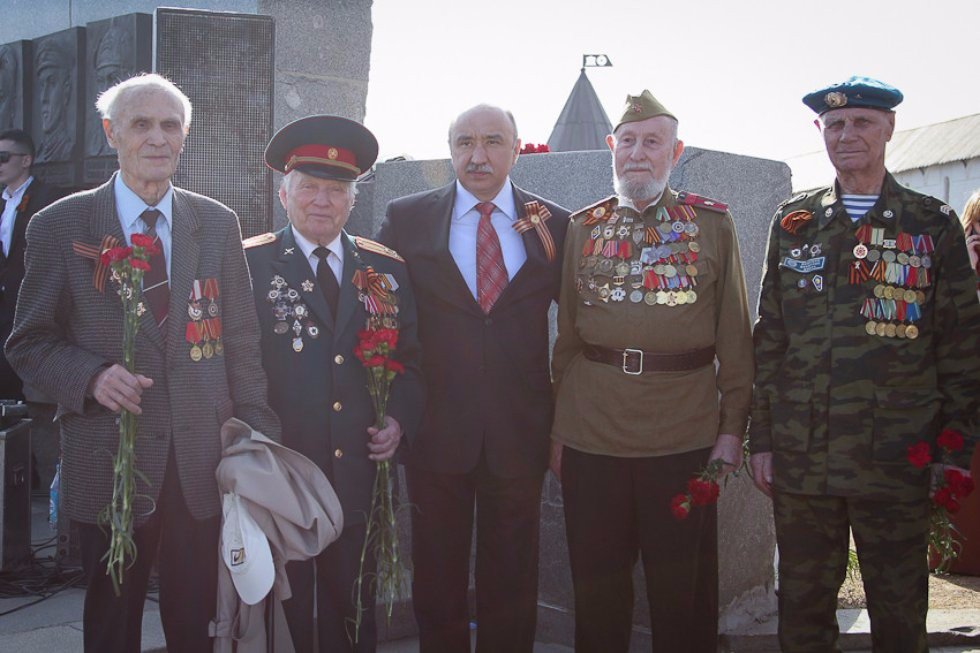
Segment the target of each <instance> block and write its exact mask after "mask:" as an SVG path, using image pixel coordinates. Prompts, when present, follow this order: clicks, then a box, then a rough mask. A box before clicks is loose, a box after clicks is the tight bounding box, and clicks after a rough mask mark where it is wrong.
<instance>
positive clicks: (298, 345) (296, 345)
mask: <svg viewBox="0 0 980 653" xmlns="http://www.w3.org/2000/svg"><path fill="white" fill-rule="evenodd" d="M293 351H295V352H296V353H297V354H298V353H300V352H301V351H303V339H302V338H300V337H299V336H296V337H295V338H293Z"/></svg>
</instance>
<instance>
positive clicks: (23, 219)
mask: <svg viewBox="0 0 980 653" xmlns="http://www.w3.org/2000/svg"><path fill="white" fill-rule="evenodd" d="M33 163H34V141H33V140H31V137H30V136H29V135H28V134H27V132H25V131H23V130H21V129H8V130H6V131H3V132H0V186H2V187H3V193H2V194H0V213H2V219H0V252H2V255H0V343H3V342H5V341H6V340H7V336H9V335H10V329H11V327H13V324H14V308H15V307H16V305H17V294H18V293H19V292H20V282H21V281H22V280H23V279H24V232H25V231H26V229H27V221H28V220H30V219H31V216H32V215H34V214H35V213H37V212H38V211H40V210H41V209H43V208H44V207H46V206H47V205H48V204H51V203H52V202H54V201H55V200H56V199H58V198H59V197H61V195H62V193H60V192H59V191H58V189H56V188H54V187H52V186H49V185H47V184H45V183H44V182H43V181H41V180H39V179H35V178H34V177H33V176H32V175H31V164H33ZM23 398H24V396H23V393H22V385H21V381H20V377H18V376H17V374H16V373H15V372H14V371H13V369H11V367H10V365H9V364H8V363H7V357H6V355H4V354H3V352H2V351H0V399H23Z"/></svg>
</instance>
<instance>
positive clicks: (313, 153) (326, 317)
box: [245, 116, 423, 653]
mask: <svg viewBox="0 0 980 653" xmlns="http://www.w3.org/2000/svg"><path fill="white" fill-rule="evenodd" d="M377 154H378V143H377V141H376V140H375V138H374V135H373V134H371V132H370V131H368V129H367V128H366V127H364V126H363V125H361V124H360V123H357V122H354V121H352V120H347V119H346V118H341V117H338V116H309V117H306V118H301V119H299V120H296V121H294V122H292V123H290V124H288V125H286V126H285V127H283V128H282V129H281V130H279V132H278V133H277V134H276V135H275V136H274V137H273V138H272V141H271V142H270V143H269V146H268V147H267V148H266V152H265V160H266V164H267V165H268V166H269V167H271V168H273V169H274V170H278V171H280V172H283V173H285V177H283V181H282V185H281V187H280V189H279V199H280V200H281V201H282V204H283V206H284V207H285V208H286V214H287V217H288V218H289V222H290V224H289V225H288V226H287V227H286V228H285V229H282V230H281V231H278V232H276V233H274V234H271V233H270V234H263V235H260V236H255V237H254V238H251V239H249V240H247V241H246V242H245V254H246V256H247V258H248V264H249V268H250V269H251V273H252V287H253V291H254V295H255V307H256V308H257V309H258V315H259V326H260V328H261V332H262V337H261V346H262V366H263V367H264V368H265V371H266V374H268V376H269V405H270V406H271V407H272V409H273V410H274V411H275V412H276V414H277V415H278V416H279V419H280V420H281V421H282V424H283V444H285V445H286V446H288V447H290V448H292V449H295V450H296V451H298V452H300V453H302V454H304V455H306V456H307V457H308V458H310V460H312V461H313V462H315V463H316V464H317V465H318V466H319V467H320V468H321V469H322V470H323V471H324V473H325V474H326V476H327V478H328V479H329V480H330V482H331V484H332V485H333V487H334V490H336V492H337V496H338V498H339V499H340V504H341V507H342V508H343V511H344V532H343V533H342V534H341V536H340V538H339V539H338V540H337V541H336V542H334V543H332V544H331V545H330V546H329V547H327V549H326V550H325V551H323V552H322V553H321V554H320V555H318V556H317V557H316V558H315V559H314V560H308V561H297V562H290V563H289V564H288V565H287V566H286V573H287V574H288V576H289V584H290V586H291V589H292V598H291V599H289V600H288V601H285V602H284V603H283V609H284V611H285V614H286V620H287V621H288V623H289V630H290V634H291V635H292V639H293V643H294V645H295V647H296V650H297V652H310V651H314V650H319V651H331V653H333V652H338V651H357V652H361V653H370V652H371V651H374V650H375V645H376V641H377V635H376V626H375V619H374V604H375V601H374V598H375V597H374V592H373V591H371V589H372V588H373V584H372V583H371V582H370V580H368V582H365V583H364V584H363V586H362V589H361V591H362V599H363V603H362V605H363V606H364V607H365V611H364V613H363V622H362V624H361V627H360V632H359V633H358V637H357V638H356V639H357V641H356V642H354V639H355V638H354V632H353V628H352V621H353V618H354V616H355V614H354V602H353V599H352V596H353V595H354V581H355V579H356V578H357V574H358V571H359V568H360V556H361V550H362V546H363V544H364V536H365V516H366V515H367V513H368V511H369V509H370V506H371V490H372V488H373V486H374V480H375V475H376V461H379V460H385V459H389V458H391V457H392V456H393V455H394V454H395V451H396V449H397V448H398V446H399V444H400V443H401V442H402V441H403V440H409V439H411V438H413V437H414V436H415V431H416V429H417V427H418V424H419V422H420V421H421V416H422V403H423V396H422V395H423V392H422V381H421V375H420V372H419V367H418V363H419V342H418V337H417V331H416V311H415V300H414V298H413V295H412V291H411V288H410V287H409V284H408V274H407V272H406V269H405V263H404V261H403V260H402V258H401V257H400V256H398V254H396V253H395V252H394V251H393V250H391V249H388V248H387V247H385V246H383V245H381V244H379V243H376V242H374V241H371V240H368V239H366V238H360V237H351V236H349V235H348V234H347V233H346V232H345V231H344V230H343V228H344V226H345V225H346V223H347V219H348V217H349V216H350V212H351V209H352V208H353V205H354V196H355V191H356V189H355V186H354V184H355V180H356V179H357V178H358V176H359V175H360V174H361V173H362V172H365V171H367V170H370V168H371V165H372V164H373V163H374V160H375V158H376V157H377ZM369 321H371V323H372V324H381V325H382V326H384V327H387V328H396V329H398V343H397V346H396V348H395V354H394V358H395V359H396V360H397V361H398V362H400V363H401V364H402V365H403V366H404V368H405V369H404V372H403V373H402V374H400V375H398V376H396V378H395V379H394V381H393V382H392V385H391V394H390V398H389V400H388V405H387V408H388V410H387V416H386V422H385V427H384V428H383V429H380V430H378V429H376V428H374V427H373V425H374V423H375V413H374V406H373V403H372V401H371V397H370V395H369V394H368V390H367V373H366V371H365V369H364V366H363V365H362V364H361V362H360V361H359V360H358V359H357V358H356V357H355V355H354V348H355V347H356V346H357V344H358V337H359V336H358V332H359V331H361V330H362V329H365V328H368V327H367V325H368V323H369ZM375 562H376V561H375V560H374V556H373V555H372V552H371V551H370V550H369V551H368V559H367V561H366V563H365V573H366V574H368V577H369V578H370V575H371V574H372V573H373V571H374V568H375ZM314 597H315V600H314ZM314 605H316V612H315V614H316V630H317V632H316V638H315V636H314ZM315 639H318V641H319V646H318V647H317V648H314V641H315Z"/></svg>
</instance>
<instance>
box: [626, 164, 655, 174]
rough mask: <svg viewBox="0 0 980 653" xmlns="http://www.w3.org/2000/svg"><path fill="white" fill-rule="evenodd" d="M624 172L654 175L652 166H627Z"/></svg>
mask: <svg viewBox="0 0 980 653" xmlns="http://www.w3.org/2000/svg"><path fill="white" fill-rule="evenodd" d="M623 172H649V173H650V174H653V168H651V167H650V166H641V165H627V166H624V167H623Z"/></svg>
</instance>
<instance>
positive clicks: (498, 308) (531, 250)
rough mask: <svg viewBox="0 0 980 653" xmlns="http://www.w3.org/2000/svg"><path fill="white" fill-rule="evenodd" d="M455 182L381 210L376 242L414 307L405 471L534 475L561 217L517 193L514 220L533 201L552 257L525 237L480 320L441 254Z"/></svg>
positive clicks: (544, 438) (547, 391) (544, 454)
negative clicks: (415, 401)
mask: <svg viewBox="0 0 980 653" xmlns="http://www.w3.org/2000/svg"><path fill="white" fill-rule="evenodd" d="M455 195H456V185H455V182H454V183H452V184H450V185H448V186H444V187H442V188H438V189H436V190H433V191H428V192H424V193H418V194H416V195H410V196H408V197H403V198H401V199H397V200H394V201H393V202H391V203H389V204H388V211H387V215H386V217H385V221H384V224H383V225H382V227H381V231H380V233H379V234H378V240H380V241H381V242H383V243H384V244H386V245H388V246H389V247H392V248H393V249H395V250H397V251H398V253H399V254H401V255H402V256H403V257H405V260H406V261H407V263H408V274H409V277H410V278H411V281H412V287H413V289H414V291H415V298H416V301H417V302H418V307H419V340H420V341H421V342H422V370H423V372H424V374H425V380H426V387H427V393H428V401H427V404H426V410H425V416H424V418H423V421H422V426H421V428H420V429H419V434H418V437H417V438H416V440H415V441H414V442H413V443H412V448H411V451H410V455H409V456H408V457H407V460H406V462H407V463H408V464H410V465H414V466H417V467H418V468H420V469H425V470H429V471H434V472H440V473H465V472H468V471H470V470H472V469H473V468H475V467H476V465H477V463H478V462H479V460H480V455H481V452H483V453H485V455H486V459H487V463H488V465H489V467H490V469H491V470H492V471H493V472H494V473H495V474H496V475H498V476H502V477H505V478H518V477H521V476H530V475H533V474H538V473H542V472H543V471H544V470H545V468H546V467H547V464H548V449H549V444H548V438H549V432H550V429H551V418H552V414H553V403H552V394H551V376H550V373H549V368H548V349H549V338H548V309H549V307H550V306H551V302H552V300H553V299H556V298H557V296H558V289H559V285H560V273H561V260H560V259H561V252H562V247H563V244H564V239H565V230H566V228H567V227H568V211H566V210H565V209H563V208H562V207H560V206H557V205H555V204H552V203H551V202H548V201H546V200H544V199H542V198H540V197H537V196H535V195H532V194H530V193H527V192H525V191H523V190H521V189H519V188H517V187H516V186H515V187H514V197H515V200H516V204H517V209H518V212H519V213H520V215H521V217H523V215H524V203H525V202H529V201H531V200H537V201H538V202H540V203H541V204H543V205H544V206H546V207H547V208H548V210H549V211H550V212H551V218H550V219H549V220H548V221H547V222H546V225H547V226H548V229H549V231H550V232H551V235H552V238H553V239H554V241H555V246H556V249H557V255H556V260H555V261H553V262H548V261H547V259H546V257H545V253H544V248H543V246H542V244H541V241H540V239H539V237H538V235H537V233H536V232H535V231H534V230H533V229H532V230H529V231H526V232H524V234H523V238H524V247H525V249H526V250H527V261H526V262H525V263H524V265H523V266H522V267H521V269H520V270H519V271H518V272H517V274H516V275H515V276H514V278H513V280H512V281H511V282H510V284H508V286H507V287H506V288H505V289H504V291H503V293H502V294H501V295H500V298H499V299H498V300H497V302H496V304H494V306H493V308H492V309H491V311H490V314H489V315H485V314H484V313H483V310H482V309H481V308H480V306H479V304H477V302H476V299H474V297H473V295H472V293H471V292H470V290H469V288H468V287H467V285H466V282H465V281H464V280H463V276H462V275H461V274H460V272H459V268H458V267H457V266H456V261H455V260H454V259H453V256H452V253H450V251H449V224H450V221H451V219H452V209H453V202H454V200H455Z"/></svg>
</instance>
